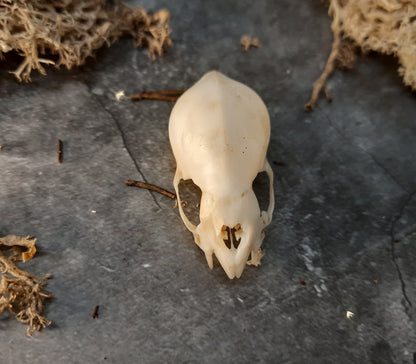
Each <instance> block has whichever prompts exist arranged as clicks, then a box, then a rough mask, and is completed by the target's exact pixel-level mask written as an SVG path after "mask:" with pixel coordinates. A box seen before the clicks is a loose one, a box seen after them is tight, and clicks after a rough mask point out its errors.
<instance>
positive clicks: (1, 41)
mask: <svg viewBox="0 0 416 364" xmlns="http://www.w3.org/2000/svg"><path fill="white" fill-rule="evenodd" d="M169 19H170V14H169V11H167V10H165V9H163V10H160V11H158V12H156V13H154V14H152V13H147V12H146V11H145V10H144V9H143V8H142V7H136V8H132V7H129V6H128V5H126V4H124V3H122V2H119V1H116V3H115V5H113V6H111V7H110V6H109V5H108V3H107V2H106V1H105V0H0V58H1V56H2V54H3V53H6V52H9V51H12V50H14V51H17V52H18V54H19V55H21V56H22V57H23V58H24V60H23V62H22V63H21V65H20V66H19V67H18V68H17V69H16V70H15V71H14V72H12V73H14V75H15V76H16V77H17V79H18V80H19V81H29V80H30V74H31V72H32V70H38V71H39V72H41V73H42V74H45V68H44V65H45V64H52V65H55V66H56V67H60V66H65V67H66V68H68V69H70V68H71V67H73V66H80V65H82V64H83V63H84V62H85V60H86V58H87V57H89V56H92V55H93V54H94V51H95V50H97V49H98V48H100V47H102V46H103V45H104V44H107V45H110V43H111V42H113V41H115V40H116V39H118V38H119V37H121V36H122V35H124V34H129V35H131V36H132V37H133V39H134V44H135V46H137V47H148V48H149V56H150V57H151V58H155V57H156V56H161V55H162V54H163V52H164V50H165V49H166V48H167V47H168V46H169V45H170V44H171V39H170V36H169V35H170V33H171V30H170V28H169Z"/></svg>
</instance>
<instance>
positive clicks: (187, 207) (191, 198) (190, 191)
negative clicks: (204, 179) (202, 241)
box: [178, 179, 202, 226]
mask: <svg viewBox="0 0 416 364" xmlns="http://www.w3.org/2000/svg"><path fill="white" fill-rule="evenodd" d="M178 188H179V194H180V196H181V200H182V210H183V212H184V214H185V215H186V217H187V218H188V220H189V221H190V222H191V223H192V224H194V225H195V226H198V225H199V222H200V220H199V206H200V204H201V195H202V192H201V189H200V188H199V187H198V186H197V185H196V184H195V183H194V182H193V181H192V180H191V179H187V180H183V179H182V180H180V182H179V186H178Z"/></svg>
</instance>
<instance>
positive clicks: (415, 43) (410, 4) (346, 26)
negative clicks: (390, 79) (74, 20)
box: [305, 0, 416, 109]
mask: <svg viewBox="0 0 416 364" xmlns="http://www.w3.org/2000/svg"><path fill="white" fill-rule="evenodd" d="M329 15H330V16H331V17H332V18H333V22H332V25H331V28H332V32H333V33H334V42H333V44H332V50H331V53H330V55H329V58H328V61H327V64H326V67H325V70H324V72H323V73H322V75H321V76H320V78H319V79H318V80H317V81H316V82H315V84H314V89H313V93H312V97H311V100H310V101H309V102H308V103H307V104H306V105H305V107H306V108H307V109H312V108H313V107H314V105H315V102H316V100H317V99H318V96H319V94H320V92H321V91H322V90H324V89H325V83H326V80H327V78H328V77H329V75H330V74H331V73H332V71H333V70H334V69H335V68H336V67H337V66H338V65H341V66H342V64H344V63H345V59H346V58H350V57H351V51H349V52H347V53H345V52H343V50H344V51H345V44H352V45H353V46H355V47H358V48H360V49H361V50H362V51H363V52H368V51H375V52H379V53H382V54H388V55H394V56H396V57H397V58H398V60H399V63H400V66H399V74H400V75H401V76H402V77H403V82H404V84H405V85H407V86H410V87H411V88H412V89H413V90H416V2H415V0H330V5H329ZM347 64H349V65H350V66H352V64H351V61H349V62H347Z"/></svg>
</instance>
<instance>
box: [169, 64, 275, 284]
mask: <svg viewBox="0 0 416 364" xmlns="http://www.w3.org/2000/svg"><path fill="white" fill-rule="evenodd" d="M169 138H170V142H171V145H172V150H173V154H174V156H175V159H176V163H177V169H176V173H175V177H174V186H175V190H176V194H177V198H178V207H179V212H180V216H181V218H182V220H183V222H184V223H185V225H186V227H187V228H188V229H189V230H190V231H191V232H192V233H193V235H194V240H195V242H196V243H197V244H198V246H199V247H200V248H201V249H202V250H203V251H204V253H205V257H206V259H207V262H208V265H209V267H210V268H212V266H213V259H212V255H213V254H215V256H216V257H217V259H218V261H219V262H220V264H221V266H222V267H223V269H224V270H225V272H226V273H227V275H228V277H229V278H230V279H231V278H234V277H237V278H239V277H240V276H241V274H242V272H243V270H244V267H245V265H246V263H247V264H253V265H258V264H259V263H260V259H261V257H262V255H263V254H262V252H261V249H260V246H261V244H262V241H263V238H264V229H265V227H266V226H267V225H269V224H270V222H271V219H272V213H273V208H274V192H273V172H272V169H271V167H270V165H269V163H268V161H267V159H266V152H267V147H268V143H269V139H270V119H269V114H268V112H267V109H266V106H265V105H264V103H263V101H262V100H261V98H260V97H259V96H258V95H257V94H256V93H255V92H254V91H253V90H252V89H251V88H249V87H247V86H245V85H243V84H242V83H239V82H237V81H234V80H231V79H230V78H228V77H226V76H224V75H223V74H221V73H220V72H217V71H211V72H208V73H206V74H205V75H204V76H203V77H202V78H201V79H200V80H199V81H198V82H197V83H196V84H195V85H194V86H192V87H191V88H190V89H189V90H187V91H186V92H185V93H184V94H183V95H182V96H181V97H180V98H179V100H178V101H177V103H176V104H175V107H174V108H173V110H172V114H171V116H170V121H169ZM263 171H264V172H266V173H267V175H268V177H269V185H270V187H269V194H270V198H269V206H268V209H267V211H260V207H259V203H258V201H257V198H256V195H255V193H254V191H253V189H252V183H253V181H254V179H255V178H256V176H257V174H258V173H260V172H263ZM182 179H184V180H187V179H192V180H193V182H194V183H195V184H196V185H198V186H199V188H200V189H201V191H202V196H201V204H200V216H199V217H200V223H199V224H198V226H195V225H194V224H192V223H191V222H190V221H189V219H188V218H187V217H186V215H185V213H184V212H183V209H182V205H181V199H180V195H179V182H180V181H181V180H182ZM250 255H251V257H250ZM249 257H250V259H249Z"/></svg>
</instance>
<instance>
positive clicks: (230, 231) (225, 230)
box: [221, 224, 242, 249]
mask: <svg viewBox="0 0 416 364" xmlns="http://www.w3.org/2000/svg"><path fill="white" fill-rule="evenodd" d="M241 232H242V229H241V225H240V224H237V225H236V226H234V227H233V228H230V227H229V226H225V225H223V226H222V228H221V237H222V240H223V241H224V244H225V246H226V247H227V248H228V249H232V247H234V248H235V249H237V248H238V246H239V245H240V242H241Z"/></svg>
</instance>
